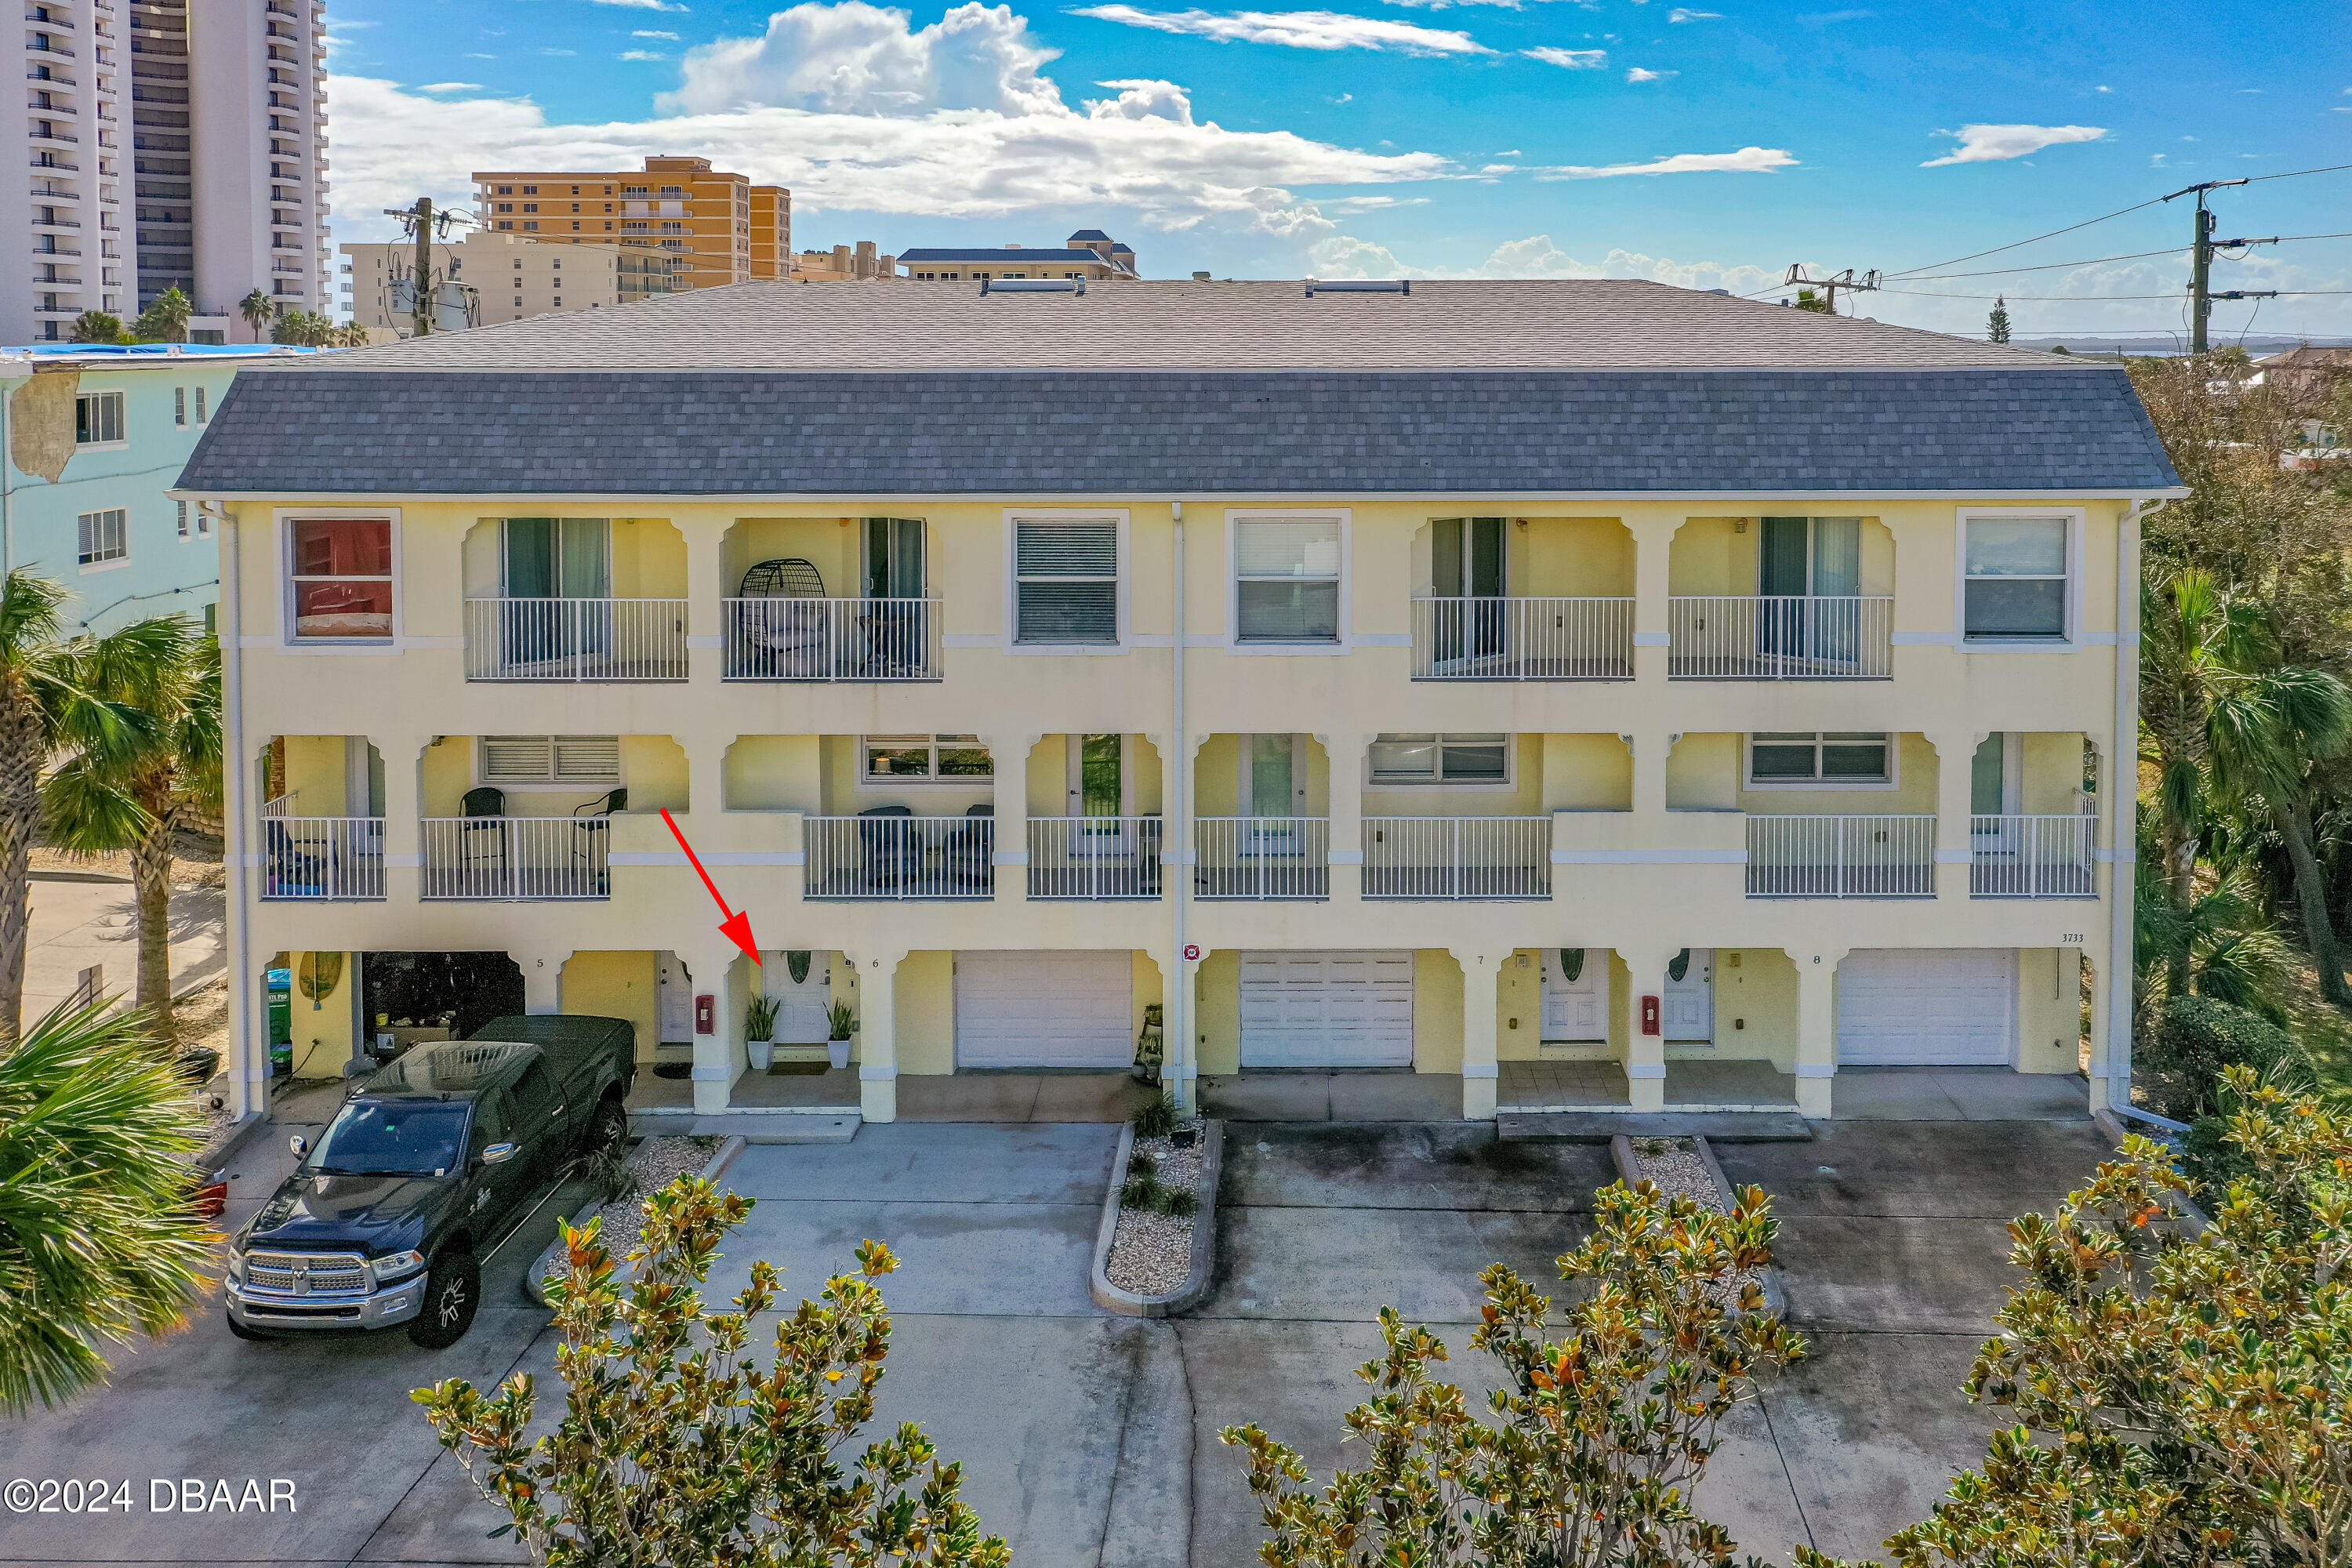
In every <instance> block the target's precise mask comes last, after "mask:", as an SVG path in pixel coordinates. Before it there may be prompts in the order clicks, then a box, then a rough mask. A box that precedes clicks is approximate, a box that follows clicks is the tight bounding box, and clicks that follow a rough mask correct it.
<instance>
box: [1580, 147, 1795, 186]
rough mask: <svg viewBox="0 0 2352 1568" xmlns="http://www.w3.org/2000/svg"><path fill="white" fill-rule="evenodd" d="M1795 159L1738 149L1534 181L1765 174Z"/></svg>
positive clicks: (1590, 168) (1772, 150) (1584, 169)
mask: <svg viewBox="0 0 2352 1568" xmlns="http://www.w3.org/2000/svg"><path fill="white" fill-rule="evenodd" d="M1796 162H1797V160H1796V159H1795V158H1794V157H1793V156H1791V155H1790V153H1788V152H1786V151H1785V150H1783V149H1781V148H1779V147H1742V148H1741V149H1740V150H1739V151H1738V152H1737V153H1675V154H1674V155H1673V156H1671V157H1666V158H1658V159H1654V160H1653V161H1652V162H1650V163H1603V164H1601V165H1598V166H1594V165H1591V164H1586V163H1570V164H1566V165H1563V166H1561V167H1559V168H1554V169H1538V170H1537V171H1536V178H1537V179H1538V180H1610V179H1615V178H1616V177H1617V176H1619V175H1621V174H1770V173H1771V172H1772V171H1773V170H1775V169H1786V168H1790V167H1793V166H1794V165H1795V163H1796Z"/></svg>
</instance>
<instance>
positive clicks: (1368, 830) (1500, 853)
mask: <svg viewBox="0 0 2352 1568" xmlns="http://www.w3.org/2000/svg"><path fill="white" fill-rule="evenodd" d="M1363 845H1364V897H1366V898H1368V899H1548V898H1549V897H1551V818H1550V817H1549V816H1368V817H1366V818H1364V827H1363Z"/></svg>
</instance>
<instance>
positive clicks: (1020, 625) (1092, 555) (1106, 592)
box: [1013, 518, 1118, 643]
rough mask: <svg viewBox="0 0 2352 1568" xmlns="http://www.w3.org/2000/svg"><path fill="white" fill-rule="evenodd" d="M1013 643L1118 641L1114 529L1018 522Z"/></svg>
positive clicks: (1100, 521)
mask: <svg viewBox="0 0 2352 1568" xmlns="http://www.w3.org/2000/svg"><path fill="white" fill-rule="evenodd" d="M1013 596H1014V601H1015V604H1014V618H1013V641H1014V642H1019V643H1116V642H1117V641H1118V523H1117V522H1115V521H1112V520H1111V519H1109V518H1084V519H1073V520H1065V519H1059V518H1055V519H1051V520H1038V519H1030V518H1023V519H1019V520H1016V521H1014V523H1013Z"/></svg>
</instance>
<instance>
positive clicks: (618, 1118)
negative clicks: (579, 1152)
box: [584, 1100, 629, 1154]
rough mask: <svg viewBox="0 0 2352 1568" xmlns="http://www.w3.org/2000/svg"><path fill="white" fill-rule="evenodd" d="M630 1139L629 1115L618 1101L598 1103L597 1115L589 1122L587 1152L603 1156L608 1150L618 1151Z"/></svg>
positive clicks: (600, 1101) (601, 1101)
mask: <svg viewBox="0 0 2352 1568" xmlns="http://www.w3.org/2000/svg"><path fill="white" fill-rule="evenodd" d="M628 1139H629V1113H628V1112H627V1111H626V1110H624V1109H622V1106H621V1102H620V1101H619V1100H599V1101H597V1103H596V1114H595V1115H594V1116H593V1117H591V1118H589V1121H588V1141H587V1142H586V1144H585V1145H584V1148H585V1151H586V1152H588V1153H591V1154H601V1153H603V1152H604V1151H605V1150H607V1149H618V1148H619V1147H620V1146H621V1145H622V1144H624V1143H625V1142H628Z"/></svg>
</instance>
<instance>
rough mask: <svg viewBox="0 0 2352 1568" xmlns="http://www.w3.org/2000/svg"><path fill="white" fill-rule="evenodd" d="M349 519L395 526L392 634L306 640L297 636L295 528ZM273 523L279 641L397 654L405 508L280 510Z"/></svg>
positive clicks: (285, 644)
mask: <svg viewBox="0 0 2352 1568" xmlns="http://www.w3.org/2000/svg"><path fill="white" fill-rule="evenodd" d="M345 518H360V519H382V520H383V521H388V522H390V523H391V524H392V635H391V636H390V637H297V636H295V635H294V627H295V624H296V621H295V615H294V525H295V524H296V523H297V522H319V521H337V520H341V519H345ZM270 521H271V522H272V524H273V525H274V526H275V528H276V529H277V533H278V646H279V647H283V648H286V649H289V650H295V649H310V650H313V651H326V650H334V651H337V652H360V651H373V652H379V653H395V652H398V651H399V650H400V647H401V646H402V638H401V628H402V627H403V626H404V625H406V624H407V623H406V622H405V621H404V619H403V612H404V603H403V596H402V594H403V586H404V577H405V574H404V573H403V572H402V570H401V566H402V563H403V562H404V560H405V559H406V557H405V556H404V554H403V552H402V548H401V536H400V522H401V509H400V508H398V507H396V506H394V507H381V506H379V507H332V506H311V507H277V508H273V509H272V510H271V513H270Z"/></svg>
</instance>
